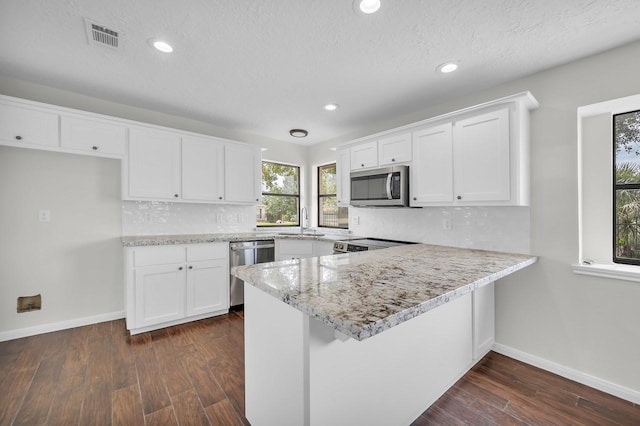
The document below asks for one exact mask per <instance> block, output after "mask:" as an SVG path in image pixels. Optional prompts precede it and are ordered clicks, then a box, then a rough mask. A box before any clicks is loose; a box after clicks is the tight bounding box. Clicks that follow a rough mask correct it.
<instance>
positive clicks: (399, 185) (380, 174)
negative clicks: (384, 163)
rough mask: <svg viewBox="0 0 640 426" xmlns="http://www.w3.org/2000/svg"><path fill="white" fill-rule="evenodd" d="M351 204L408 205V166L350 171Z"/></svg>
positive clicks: (373, 205)
mask: <svg viewBox="0 0 640 426" xmlns="http://www.w3.org/2000/svg"><path fill="white" fill-rule="evenodd" d="M351 205H352V206H371V207H391V206H394V207H406V206H408V205H409V166H392V167H384V168H380V169H373V170H365V171H361V172H351Z"/></svg>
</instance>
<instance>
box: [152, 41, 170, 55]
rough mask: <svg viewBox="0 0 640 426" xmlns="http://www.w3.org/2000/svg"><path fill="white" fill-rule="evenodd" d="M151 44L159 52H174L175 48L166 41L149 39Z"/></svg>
mask: <svg viewBox="0 0 640 426" xmlns="http://www.w3.org/2000/svg"><path fill="white" fill-rule="evenodd" d="M149 44H150V45H151V46H153V47H155V48H156V49H157V50H159V51H160V52H163V53H171V52H173V46H171V45H170V44H169V43H167V42H166V41H164V40H158V39H157V38H152V39H149Z"/></svg>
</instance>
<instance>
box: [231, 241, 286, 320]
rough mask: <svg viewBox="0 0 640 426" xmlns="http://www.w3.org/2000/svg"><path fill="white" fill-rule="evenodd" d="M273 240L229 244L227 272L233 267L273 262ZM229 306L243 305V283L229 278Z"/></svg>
mask: <svg viewBox="0 0 640 426" xmlns="http://www.w3.org/2000/svg"><path fill="white" fill-rule="evenodd" d="M275 247H276V245H275V242H274V240H256V241H239V242H233V243H230V244H229V266H230V268H229V270H231V268H232V267H234V266H242V265H255V264H256V263H266V262H273V261H274V260H275ZM229 282H230V289H229V297H230V305H231V307H232V308H233V307H234V306H235V307H238V306H239V305H243V304H244V281H242V280H241V279H240V278H237V277H234V276H233V275H230V276H229Z"/></svg>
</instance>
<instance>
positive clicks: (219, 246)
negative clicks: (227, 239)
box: [187, 243, 229, 262]
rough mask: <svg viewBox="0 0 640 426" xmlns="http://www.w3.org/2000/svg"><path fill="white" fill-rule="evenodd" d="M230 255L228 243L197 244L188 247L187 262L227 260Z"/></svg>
mask: <svg viewBox="0 0 640 426" xmlns="http://www.w3.org/2000/svg"><path fill="white" fill-rule="evenodd" d="M228 255H229V245H228V244H227V243H213V244H196V245H191V246H188V247H187V260H188V261H189V262H192V261H197V260H210V259H226V258H227V256H228Z"/></svg>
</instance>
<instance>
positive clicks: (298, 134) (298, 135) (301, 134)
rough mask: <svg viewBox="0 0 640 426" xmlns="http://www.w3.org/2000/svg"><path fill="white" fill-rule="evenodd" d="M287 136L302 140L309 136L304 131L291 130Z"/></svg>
mask: <svg viewBox="0 0 640 426" xmlns="http://www.w3.org/2000/svg"><path fill="white" fill-rule="evenodd" d="M289 134H290V135H291V136H293V137H294V138H304V137H306V136H307V135H308V134H309V132H307V131H306V130H304V129H291V130H289Z"/></svg>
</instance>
